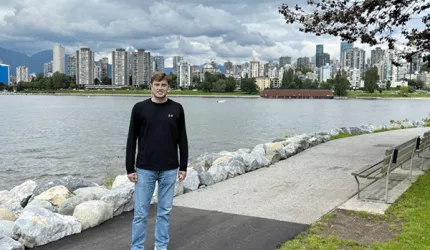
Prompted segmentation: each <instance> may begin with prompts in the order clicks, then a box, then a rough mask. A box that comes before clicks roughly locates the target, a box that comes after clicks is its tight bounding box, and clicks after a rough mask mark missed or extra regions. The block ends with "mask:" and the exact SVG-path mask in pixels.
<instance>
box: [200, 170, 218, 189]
mask: <svg viewBox="0 0 430 250" xmlns="http://www.w3.org/2000/svg"><path fill="white" fill-rule="evenodd" d="M199 180H200V183H201V184H202V185H204V186H210V185H213V184H215V182H214V180H213V178H212V175H211V174H210V173H209V172H207V171H202V172H200V173H199Z"/></svg>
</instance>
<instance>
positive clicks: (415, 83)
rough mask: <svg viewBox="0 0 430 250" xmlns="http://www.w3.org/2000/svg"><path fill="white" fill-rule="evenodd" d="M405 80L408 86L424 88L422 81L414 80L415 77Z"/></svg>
mask: <svg viewBox="0 0 430 250" xmlns="http://www.w3.org/2000/svg"><path fill="white" fill-rule="evenodd" d="M407 81H408V86H413V87H415V89H422V88H424V82H423V81H420V80H415V79H407Z"/></svg>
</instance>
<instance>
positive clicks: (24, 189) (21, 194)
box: [10, 180, 37, 207]
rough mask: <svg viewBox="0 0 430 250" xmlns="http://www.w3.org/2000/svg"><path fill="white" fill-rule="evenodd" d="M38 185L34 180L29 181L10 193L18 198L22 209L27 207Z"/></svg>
mask: <svg viewBox="0 0 430 250" xmlns="http://www.w3.org/2000/svg"><path fill="white" fill-rule="evenodd" d="M36 186H37V183H36V182H35V181H32V180H27V181H25V182H24V183H22V184H21V185H19V186H16V187H14V188H13V189H12V190H10V193H11V194H12V195H13V196H15V197H17V198H18V199H19V201H20V204H21V206H22V207H25V206H26V205H27V203H28V200H29V199H30V197H31V195H32V194H33V191H34V189H35V188H36Z"/></svg>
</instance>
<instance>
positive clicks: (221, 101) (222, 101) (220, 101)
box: [217, 100, 225, 103]
mask: <svg viewBox="0 0 430 250" xmlns="http://www.w3.org/2000/svg"><path fill="white" fill-rule="evenodd" d="M217 102H218V103H224V102H225V100H219V101H217Z"/></svg>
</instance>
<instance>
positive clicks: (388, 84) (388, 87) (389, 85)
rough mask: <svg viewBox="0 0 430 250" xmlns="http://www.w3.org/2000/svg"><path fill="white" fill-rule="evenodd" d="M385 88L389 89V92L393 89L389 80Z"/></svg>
mask: <svg viewBox="0 0 430 250" xmlns="http://www.w3.org/2000/svg"><path fill="white" fill-rule="evenodd" d="M385 87H386V88H387V90H390V89H391V81H390V80H388V81H387V83H385Z"/></svg>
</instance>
